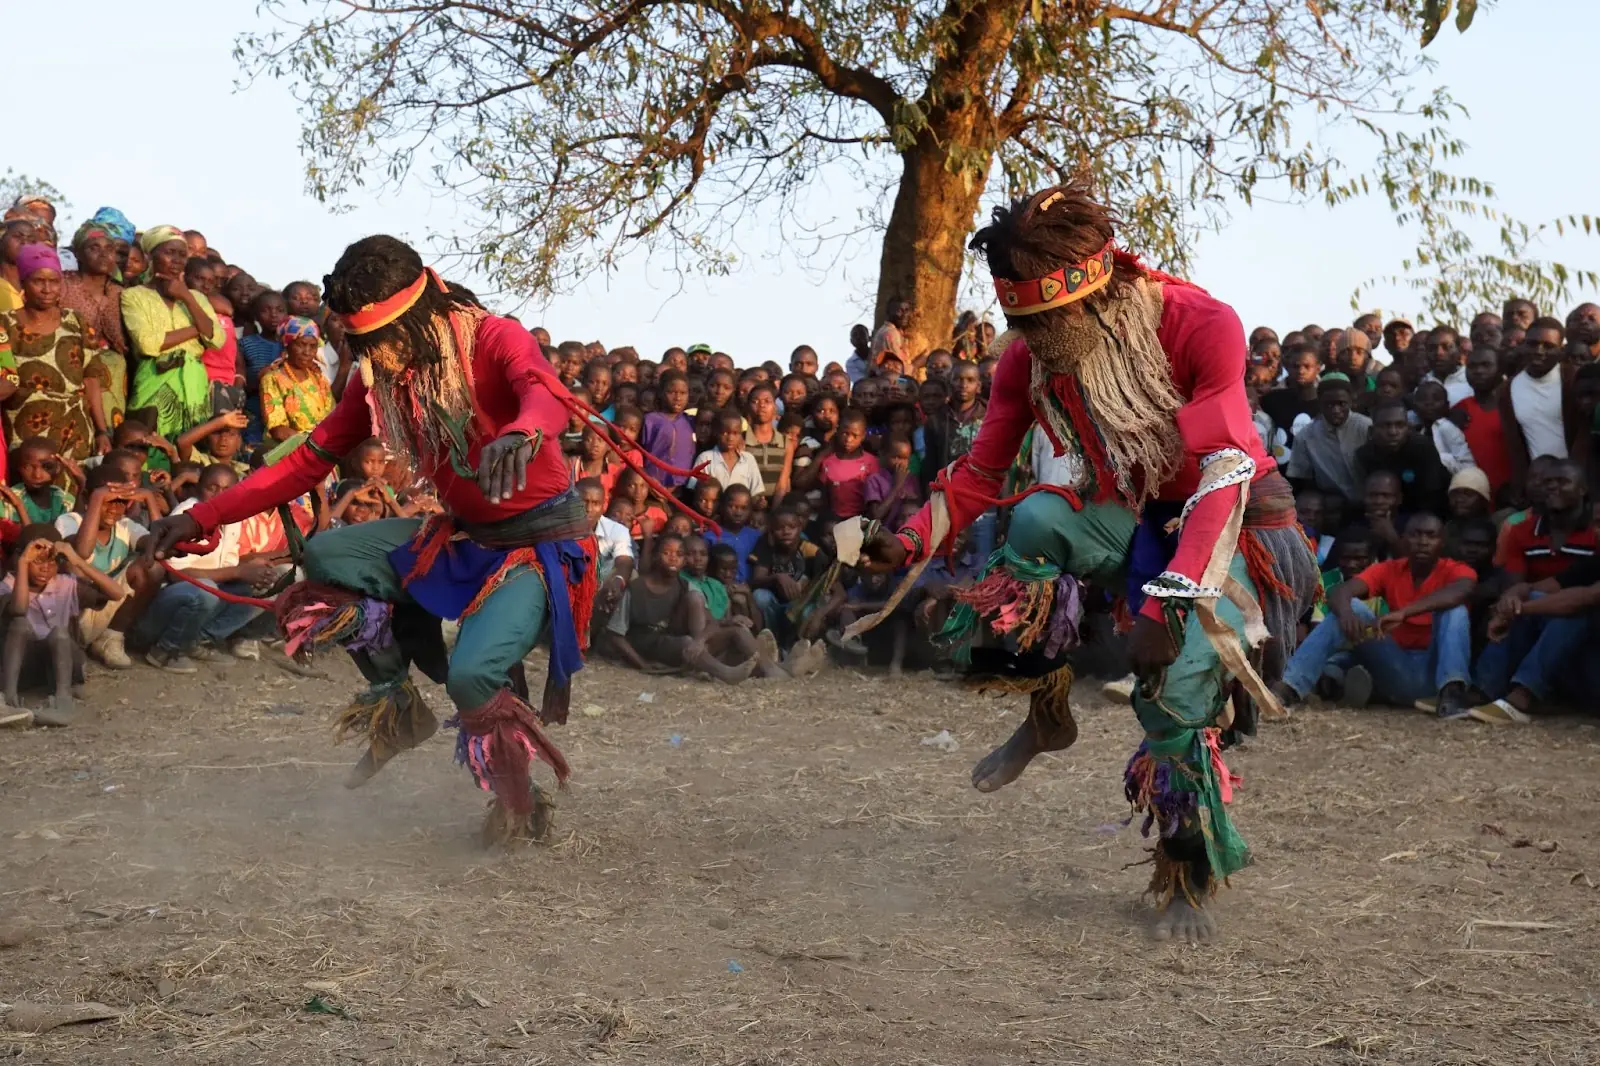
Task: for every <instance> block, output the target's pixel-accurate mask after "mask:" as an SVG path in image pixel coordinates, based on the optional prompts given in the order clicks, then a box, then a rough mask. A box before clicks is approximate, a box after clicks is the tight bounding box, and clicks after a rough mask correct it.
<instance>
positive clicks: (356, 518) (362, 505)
mask: <svg viewBox="0 0 1600 1066" xmlns="http://www.w3.org/2000/svg"><path fill="white" fill-rule="evenodd" d="M333 493H334V502H333V509H332V511H330V512H329V515H328V518H329V521H330V522H331V524H332V525H333V526H334V527H336V528H337V527H339V526H359V525H361V524H363V523H365V522H376V521H377V520H378V519H380V518H388V517H390V515H389V499H388V497H387V496H386V495H384V491H383V488H382V487H381V486H379V485H375V484H373V483H372V482H370V481H360V480H357V479H356V478H346V479H345V480H344V481H341V482H339V484H338V485H337V486H336V487H335V488H334V490H333Z"/></svg>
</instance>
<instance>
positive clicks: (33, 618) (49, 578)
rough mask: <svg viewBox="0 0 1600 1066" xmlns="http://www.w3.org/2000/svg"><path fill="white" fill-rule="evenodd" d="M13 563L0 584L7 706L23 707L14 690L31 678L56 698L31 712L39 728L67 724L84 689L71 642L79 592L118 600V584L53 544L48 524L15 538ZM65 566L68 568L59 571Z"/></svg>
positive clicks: (78, 651) (79, 657)
mask: <svg viewBox="0 0 1600 1066" xmlns="http://www.w3.org/2000/svg"><path fill="white" fill-rule="evenodd" d="M14 559H15V564H14V565H13V567H12V569H11V573H9V574H7V575H6V577H5V579H4V581H3V582H0V596H4V597H5V598H6V606H7V610H6V613H7V615H9V616H10V618H11V624H10V625H9V626H8V627H7V628H6V638H5V650H4V663H3V664H0V667H3V672H4V691H5V702H6V704H7V705H8V706H10V707H21V705H22V700H21V697H20V696H19V694H18V689H19V687H20V685H21V683H22V681H23V679H24V678H25V677H27V676H29V675H35V676H37V675H43V676H45V677H47V678H49V680H50V683H51V685H52V687H53V689H54V696H53V698H52V699H51V702H50V704H49V705H47V706H46V707H43V708H40V709H39V710H37V711H35V712H34V715H33V720H34V721H35V722H37V723H39V724H40V725H53V726H64V725H69V724H71V722H72V721H73V719H74V718H75V717H76V709H75V706H74V703H73V689H74V687H75V686H78V685H81V684H83V680H84V660H83V648H82V647H81V646H80V645H79V644H78V642H77V641H75V640H74V639H73V637H72V623H73V622H75V621H76V620H77V618H78V613H79V609H80V608H79V600H78V588H79V582H80V581H82V582H83V583H84V584H85V585H86V586H87V588H88V590H89V591H88V593H87V594H86V598H88V597H89V596H93V597H95V598H97V599H99V600H109V601H113V602H114V601H116V600H120V599H121V598H122V597H123V595H124V591H123V589H122V587H121V586H119V585H118V584H117V583H116V582H114V581H112V580H110V579H109V578H107V577H106V576H105V575H104V574H102V573H100V572H99V571H98V570H96V569H95V568H94V567H92V566H89V565H88V564H87V563H85V562H84V561H83V559H82V558H80V557H79V555H78V553H77V552H75V551H74V550H73V549H72V546H71V545H70V544H66V543H62V542H60V541H58V540H57V536H56V528H55V526H53V525H50V524H49V523H35V524H32V525H28V526H24V527H23V529H22V532H21V534H20V536H19V537H18V538H17V546H16V551H15V553H14ZM62 562H65V563H66V565H67V569H66V571H65V572H63V571H62V569H61V565H60V564H61V563H62ZM0 709H3V708H0Z"/></svg>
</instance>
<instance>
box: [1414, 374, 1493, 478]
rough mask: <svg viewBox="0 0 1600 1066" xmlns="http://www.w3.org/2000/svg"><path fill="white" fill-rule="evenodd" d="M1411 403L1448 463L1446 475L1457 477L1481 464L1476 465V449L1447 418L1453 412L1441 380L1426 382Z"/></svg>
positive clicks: (1434, 445)
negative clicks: (1473, 456)
mask: <svg viewBox="0 0 1600 1066" xmlns="http://www.w3.org/2000/svg"><path fill="white" fill-rule="evenodd" d="M1468 399H1471V397H1470V396H1469V397H1468ZM1411 402H1412V406H1413V407H1415V408H1416V412H1417V421H1418V422H1420V423H1421V424H1422V425H1421V428H1422V431H1423V432H1424V433H1426V434H1428V436H1430V437H1431V438H1432V439H1433V447H1434V450H1436V451H1437V452H1438V453H1439V461H1440V462H1441V463H1443V464H1444V468H1445V472H1446V473H1449V474H1455V473H1457V472H1458V471H1461V470H1465V469H1466V468H1467V467H1469V466H1476V465H1477V464H1476V463H1474V462H1473V459H1472V448H1471V447H1470V446H1469V445H1468V444H1467V438H1466V436H1465V435H1464V434H1463V433H1462V432H1461V428H1460V427H1459V426H1457V425H1456V424H1455V423H1454V422H1452V421H1450V419H1449V418H1447V417H1446V416H1447V415H1448V414H1449V413H1450V397H1449V394H1448V393H1446V392H1445V387H1444V386H1443V385H1441V384H1439V382H1437V381H1424V382H1423V383H1422V384H1420V385H1418V386H1417V391H1416V392H1414V393H1413V394H1412V396H1411Z"/></svg>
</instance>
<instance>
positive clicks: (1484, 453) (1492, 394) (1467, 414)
mask: <svg viewBox="0 0 1600 1066" xmlns="http://www.w3.org/2000/svg"><path fill="white" fill-rule="evenodd" d="M1501 381H1502V378H1501V374H1500V353H1498V352H1496V351H1495V350H1494V349H1493V348H1474V349H1473V350H1472V354H1471V355H1469V356H1467V384H1468V385H1470V386H1472V395H1471V396H1468V397H1467V398H1466V399H1464V400H1462V401H1460V402H1459V403H1457V404H1456V405H1455V406H1453V407H1451V408H1450V420H1451V421H1452V422H1454V423H1455V424H1456V425H1458V426H1460V427H1461V435H1462V436H1463V437H1466V438H1467V447H1468V448H1469V449H1471V451H1472V461H1473V462H1475V463H1477V464H1478V469H1480V470H1482V471H1483V472H1484V474H1485V475H1487V476H1488V478H1489V492H1490V493H1491V494H1493V496H1494V497H1496V498H1498V497H1499V495H1500V489H1501V486H1503V485H1504V484H1505V483H1506V481H1507V480H1509V479H1510V477H1511V459H1510V457H1509V456H1507V455H1506V441H1505V435H1504V433H1503V432H1502V431H1501V428H1500V389H1501V387H1502V386H1501Z"/></svg>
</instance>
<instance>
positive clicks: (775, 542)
mask: <svg viewBox="0 0 1600 1066" xmlns="http://www.w3.org/2000/svg"><path fill="white" fill-rule="evenodd" d="M804 528H805V520H804V519H803V518H801V516H800V514H799V512H797V511H796V510H795V509H794V508H792V507H789V506H787V505H785V506H781V507H779V508H777V509H776V510H774V511H773V512H772V513H771V514H770V515H769V516H768V518H767V530H766V533H765V534H763V535H762V536H761V537H760V539H758V540H757V541H756V544H755V547H754V548H752V549H751V551H750V558H749V560H748V563H749V567H750V588H751V590H752V594H753V596H754V598H755V603H756V607H757V609H758V610H760V612H761V620H762V628H764V629H770V630H772V632H773V633H775V634H777V635H778V638H779V640H780V642H782V641H783V638H784V636H785V635H786V634H790V633H793V632H794V631H795V627H794V626H793V625H790V624H789V620H788V618H787V611H788V609H789V607H790V605H792V604H795V603H797V602H799V601H800V600H802V599H804V598H805V596H806V594H807V592H808V591H809V590H810V586H811V583H812V582H813V581H815V580H816V579H818V578H819V577H821V576H822V574H823V572H824V571H825V570H826V569H827V567H828V561H827V558H826V557H825V556H823V554H822V552H821V550H820V549H819V548H818V547H817V546H816V545H815V544H813V543H812V542H811V541H809V540H805V539H804V538H802V537H801V535H800V534H801V531H802V530H803V529H804Z"/></svg>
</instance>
